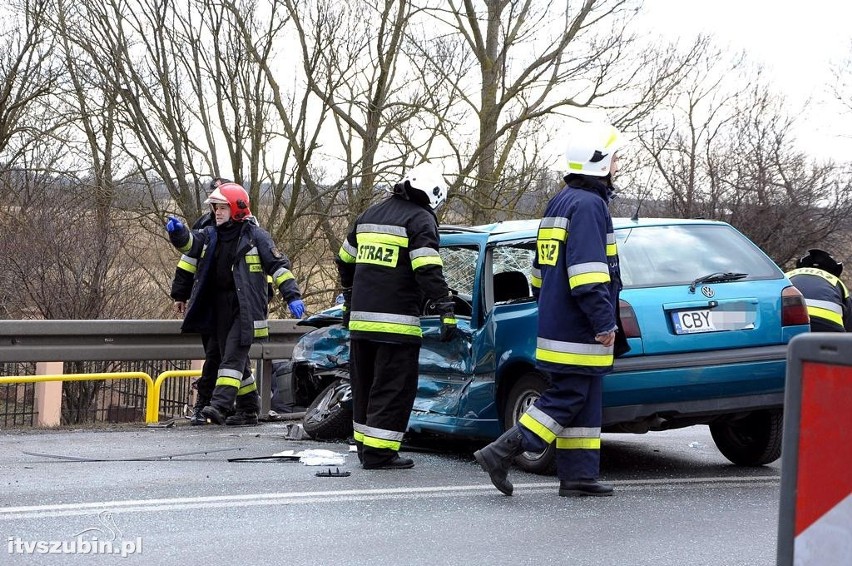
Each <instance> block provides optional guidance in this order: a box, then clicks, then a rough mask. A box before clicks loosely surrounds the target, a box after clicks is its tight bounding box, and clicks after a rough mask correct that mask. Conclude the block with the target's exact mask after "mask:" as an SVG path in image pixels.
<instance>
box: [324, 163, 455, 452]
mask: <svg viewBox="0 0 852 566" xmlns="http://www.w3.org/2000/svg"><path fill="white" fill-rule="evenodd" d="M446 198H447V184H446V182H445V181H444V178H443V176H442V174H441V171H440V169H438V168H437V167H435V166H434V165H431V164H428V163H424V164H421V165H418V166H416V167H414V168H413V169H411V170H410V171H408V173H407V174H406V175H405V177H404V178H403V179H402V180H401V181H400V182H399V183H398V184H397V185H395V186H394V190H393V195H392V196H391V197H390V198H387V199H385V200H384V201H382V202H380V203H378V204H376V205H373V206H371V207H370V208H368V209H367V210H366V211H365V212H364V213H363V214H361V216H359V217H358V219H357V220H356V221H355V224H354V225H353V226H352V229H351V230H350V231H349V234H348V235H347V236H346V239H345V240H344V241H343V245H342V246H341V247H340V251H339V253H338V257H337V265H338V269H339V272H340V281H341V284H342V285H343V289H344V292H343V294H344V323H345V324H347V325H348V327H349V332H350V336H351V341H350V372H351V379H352V402H353V425H354V430H355V432H354V436H355V442H356V445H357V448H358V458H359V459H360V461H361V464H362V466H363V467H364V468H365V469H404V468H411V467H412V466H414V462H413V461H412V460H411V459H410V458H403V457H400V456H399V450H400V446H401V444H402V438H403V433H404V432H405V429H406V428H407V427H408V418H409V416H410V414H411V409H412V407H413V405H414V397H415V394H416V393H417V375H418V358H419V353H420V343H421V330H420V310H421V304H422V302H421V301H422V299H423V298H425V299H426V300H427V301H428V302H427V304H428V305H430V306H429V309H430V312H431V313H434V314H437V315H439V316H440V317H441V340H444V341H449V340H451V339H453V337H454V336H455V333H456V330H457V329H456V319H455V315H454V306H453V301H452V296H451V295H450V291H449V288H448V287H447V283H446V281H445V280H444V274H443V269H442V266H443V263H442V261H441V256H440V255H439V254H438V221H437V218H436V217H435V212H434V210H435V209H436V208H438V206H440V205H441V203H443V202H444V201H445V200H446Z"/></svg>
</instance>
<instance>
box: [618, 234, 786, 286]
mask: <svg viewBox="0 0 852 566" xmlns="http://www.w3.org/2000/svg"><path fill="white" fill-rule="evenodd" d="M616 241H617V243H618V256H619V260H620V265H621V275H622V281H623V283H624V286H625V287H656V286H662V285H689V284H691V283H692V282H693V281H695V280H696V279H697V278H700V277H705V276H707V275H708V274H713V273H728V272H731V273H745V274H748V275H747V277H745V278H744V280H754V279H772V278H777V277H780V276H781V272H780V270H779V269H778V267H777V266H776V265H775V264H774V263H772V260H770V259H769V258H768V257H766V256H765V255H764V254H763V253H762V252H761V251H760V250H759V249H758V248H757V247H756V246H754V245H753V244H752V243H751V242H750V241H749V240H748V239H747V238H746V237H745V236H743V235H742V234H740V233H739V232H737V231H736V230H734V229H733V228H731V227H730V226H726V225H723V224H720V225H707V224H700V225H699V224H680V225H671V226H638V227H635V228H623V229H620V230H616Z"/></svg>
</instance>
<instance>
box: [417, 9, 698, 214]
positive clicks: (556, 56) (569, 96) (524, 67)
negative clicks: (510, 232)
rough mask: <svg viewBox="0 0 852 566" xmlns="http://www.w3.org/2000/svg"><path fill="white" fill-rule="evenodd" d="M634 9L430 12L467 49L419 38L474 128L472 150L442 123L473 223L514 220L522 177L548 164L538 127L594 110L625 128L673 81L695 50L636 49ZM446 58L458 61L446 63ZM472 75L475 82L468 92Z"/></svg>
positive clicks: (548, 134) (548, 135)
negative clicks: (502, 217)
mask: <svg viewBox="0 0 852 566" xmlns="http://www.w3.org/2000/svg"><path fill="white" fill-rule="evenodd" d="M638 9H639V5H638V4H637V3H635V2H632V1H630V0H585V1H583V2H581V3H579V4H573V3H569V4H563V3H559V2H534V1H532V0H526V1H510V0H488V1H482V2H474V1H472V0H459V1H450V2H447V3H438V4H436V5H435V6H433V7H432V8H431V9H430V13H431V14H433V15H434V17H435V21H436V22H440V23H441V24H442V25H444V26H447V27H449V28H450V29H451V30H452V32H453V35H454V36H455V37H456V38H458V39H457V41H460V42H461V44H462V45H464V47H465V49H463V50H458V49H452V48H448V47H446V43H447V42H443V43H444V45H443V47H442V48H441V49H438V50H433V49H430V42H428V41H425V40H423V39H422V38H421V39H420V45H421V54H422V56H423V57H424V58H425V60H426V62H427V63H428V64H429V65H430V66H431V68H432V69H434V72H435V73H437V74H438V75H440V76H442V78H443V79H444V81H446V82H447V84H449V85H451V88H452V89H454V91H456V93H457V96H456V97H455V100H457V101H458V104H460V105H461V106H462V108H463V110H462V111H460V112H459V111H458V109H456V111H457V112H456V113H458V114H461V115H463V116H466V117H467V118H468V120H470V119H474V120H475V123H476V124H477V132H476V136H477V139H476V141H475V142H474V143H473V144H468V143H465V141H464V138H461V140H459V139H457V134H456V131H457V129H458V128H454V127H453V124H454V123H453V122H443V120H442V123H441V125H440V127H441V129H442V131H443V133H444V139H443V140H442V141H443V142H445V143H446V144H447V145H448V146H449V147H451V148H452V153H453V154H454V155H455V157H456V160H457V162H458V165H459V178H458V179H457V181H456V183H455V186H454V188H456V189H458V191H457V192H458V193H459V194H460V197H461V198H462V199H463V201H464V204H465V209H466V212H467V214H466V216H467V218H468V219H469V220H470V221H472V222H475V223H477V222H483V221H487V220H490V219H493V218H494V217H495V215H498V214H500V213H503V214H505V213H506V212H512V213H514V212H515V208H514V207H515V204H516V202H517V201H516V200H515V199H514V198H513V195H515V194H518V193H520V194H523V193H524V192H525V190H526V189H527V187H528V185H525V184H524V183H525V182H527V180H529V179H531V178H533V177H531V176H530V175H529V174H528V173H527V171H528V170H529V171H536V170H538V169H541V168H542V167H543V166H545V164H547V163H552V159H551V157H550V156H549V155H546V153H545V154H544V155H542V151H541V150H542V143H543V142H544V141H550V140H551V139H553V138H555V137H558V136H559V131H558V129H557V127H552V128H551V129H550V130H547V129H546V127H545V120H550V121H551V122H552V121H553V120H554V119H556V120H558V121H561V117H563V116H566V115H567V116H573V117H575V118H577V117H580V116H581V115H582V110H583V109H588V108H597V109H599V110H601V111H606V112H607V113H608V114H609V115H610V116H609V120H610V121H612V122H614V123H615V124H616V125H619V126H627V125H629V124H631V123H633V122H635V121H636V120H637V119H639V118H640V117H641V116H643V115H644V114H645V113H647V112H648V111H649V109H652V108H653V107H654V106H655V105H656V104H658V103H659V102H660V101H661V100H663V99H664V98H665V96H666V95H667V93H668V92H669V91H670V90H671V89H672V88H673V87H674V85H676V84H677V83H678V82H679V80H680V78H681V76H682V75H683V72H684V70H685V69H686V68H687V67H688V65H689V64H690V62H691V60H692V59H694V58H695V57H696V54H697V51H696V50H695V49H693V50H687V51H685V52H680V51H678V50H676V49H674V48H673V47H664V48H654V47H651V46H647V45H645V46H643V48H644V49H643V50H642V51H639V50H638V49H637V48H638V46H639V43H638V40H637V38H636V37H635V36H634V35H633V34H632V33H631V31H630V25H631V20H632V16H633V15H635V13H636V11H637V10H638ZM432 35H435V34H434V32H433V33H432ZM448 52H453V53H457V54H459V56H460V57H461V61H457V62H456V64H455V66H448V65H447V57H446V54H447V53H448ZM652 63H653V64H652ZM648 69H653V73H649V72H648ZM447 71H450V73H448V72H447ZM459 71H462V72H459ZM470 71H473V72H475V73H476V76H477V78H478V81H477V82H476V83H475V84H474V85H473V86H471V84H470V83H471V81H470V75H469V72H470ZM474 89H475V90H474ZM450 114H453V112H450ZM448 126H449V127H448ZM540 156H541V157H540Z"/></svg>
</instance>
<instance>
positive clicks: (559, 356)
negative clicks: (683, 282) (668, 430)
mask: <svg viewBox="0 0 852 566" xmlns="http://www.w3.org/2000/svg"><path fill="white" fill-rule="evenodd" d="M566 182H567V183H568V184H567V185H566V187H565V188H564V189H562V191H561V192H559V194H557V195H556V196H555V197H553V199H551V201H550V202H549V203H548V205H547V208H546V210H545V212H544V217H543V218H542V219H541V222H540V224H539V229H538V234H537V237H536V254H535V259H534V260H533V269H532V277H531V279H532V287H533V294H534V295H535V296H536V297H537V299H538V339H537V343H536V364H537V366H538V367H540V368H542V369H544V370H549V371H557V372H564V373H582V374H588V375H603V374H606V373H608V372H609V371H611V370H612V363H613V347H611V346H610V347H606V346H603V345H602V344H600V343H599V342H597V341H596V340H595V335H597V334H602V333H605V332H609V331H612V330H615V329H616V327H617V325H616V316H617V313H618V311H617V308H618V293H619V291H620V290H621V273H620V271H619V266H618V254H617V251H616V245H615V234H614V232H613V229H612V218H611V216H610V214H609V210H608V209H607V202H608V200H607V185H606V184H605V183H604V182H603V181H602V180H600V179H598V178H595V177H589V176H581V175H569V176H568V177H566Z"/></svg>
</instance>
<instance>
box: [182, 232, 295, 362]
mask: <svg viewBox="0 0 852 566" xmlns="http://www.w3.org/2000/svg"><path fill="white" fill-rule="evenodd" d="M241 224H242V227H241V230H240V235H239V238H238V241H237V245H236V257H235V260H234V264H233V266H232V268H231V272H232V273H233V277H234V288H235V291H236V294H237V300H238V303H239V307H240V309H239V310H240V312H239V316H240V321H239V324H240V345H242V346H247V345H250V344H251V343H252V342H253V341H254V340H255V339H261V338H266V337H268V336H269V323H268V321H267V314H268V305H269V296H268V291H267V289H268V286H267V276H271V277H272V281H273V284H274V285H275V287H276V288H277V289H278V290H279V292H280V293H281V295H282V296H283V297H284V300H285V301H287V302H288V303H289V302H290V301H293V300H295V299H298V298H301V294H300V292H299V287H298V286H297V285H296V280H295V278H294V277H293V273H292V272H291V271H290V260H289V259H287V256H285V255H284V254H283V253H281V252H279V251H278V249H277V248H276V247H275V244H274V243H273V242H272V238H271V236H270V235H269V233H268V232H266V230H264V229H263V228H260V227H259V226H257V224H256V223H254V222H249V221H245V222H242V223H241ZM169 238H170V239H171V242H172V244H173V245H174V246H175V247H176V248H177V249H178V250H179V251H180V252H182V253H183V256H182V257H181V260H180V262H179V264H178V268H179V269H183V270H184V271H187V272H190V273H192V274H193V276H194V277H193V284H192V292H191V293H190V297H189V303H188V306H187V310H186V315H185V316H184V319H183V326H182V327H181V330H182V331H183V332H199V333H210V332H213V331H214V327H213V325H214V320H213V315H212V313H213V311H212V308H211V307H212V305H208V304H203V303H205V302H206V301H207V300H210V299H209V297H211V294H210V293H209V292H207V286H208V285H211V283H210V281H209V279H210V278H211V277H215V266H213V265H212V264H213V258H214V257H215V251H216V240H217V231H216V227H215V226H208V227H205V228H203V229H201V230H192V231H189V230H187V229H186V228H183V229H182V230H178V231H176V232H172V233H170V234H169Z"/></svg>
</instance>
